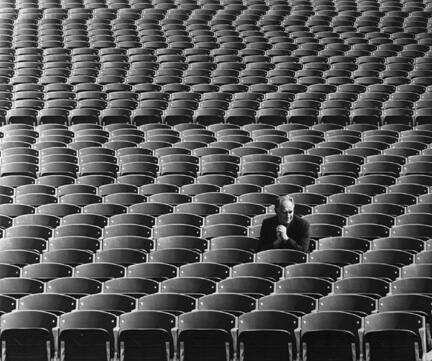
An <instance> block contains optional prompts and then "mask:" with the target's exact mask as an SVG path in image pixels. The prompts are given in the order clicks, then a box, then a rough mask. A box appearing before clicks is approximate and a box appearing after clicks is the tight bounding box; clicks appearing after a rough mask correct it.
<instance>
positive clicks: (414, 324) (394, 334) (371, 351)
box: [363, 311, 426, 360]
mask: <svg viewBox="0 0 432 361" xmlns="http://www.w3.org/2000/svg"><path fill="white" fill-rule="evenodd" d="M364 322H365V325H364V339H363V342H364V348H365V352H367V353H368V355H370V356H369V357H370V358H371V359H377V358H379V359H386V358H387V357H391V358H392V359H399V358H401V359H402V358H403V359H405V360H416V359H419V358H421V357H422V354H423V352H425V349H426V344H425V342H426V341H425V334H424V332H425V321H424V318H423V316H421V315H418V314H415V313H411V312H403V311H387V312H379V313H376V314H373V315H369V316H366V317H365V320H364ZM399 325H403V328H401V327H400V326H399Z"/></svg>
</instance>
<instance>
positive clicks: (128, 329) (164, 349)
mask: <svg viewBox="0 0 432 361" xmlns="http://www.w3.org/2000/svg"><path fill="white" fill-rule="evenodd" d="M175 324H176V317H175V316H174V315H172V314H169V313H167V312H163V311H132V312H129V313H125V314H123V315H121V316H120V317H119V338H118V342H119V350H120V353H121V354H122V355H124V357H125V359H134V358H142V357H144V358H146V357H151V358H157V359H166V358H171V357H173V352H174V344H173V339H172V334H171V329H172V328H174V326H175ZM117 347H118V346H117Z"/></svg>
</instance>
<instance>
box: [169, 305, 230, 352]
mask: <svg viewBox="0 0 432 361" xmlns="http://www.w3.org/2000/svg"><path fill="white" fill-rule="evenodd" d="M234 325H235V317H234V316H233V315H230V314H229V313H226V312H222V311H204V310H202V311H194V312H188V313H184V314H182V315H180V316H179V320H178V326H179V329H178V336H177V337H178V349H179V352H181V353H182V354H183V355H184V357H185V359H188V360H201V361H204V360H211V359H214V358H215V357H217V358H218V359H220V360H225V359H229V358H231V357H232V354H233V341H232V337H231V334H230V332H231V329H232V328H233V327H234ZM204 330H205V332H203V331H204Z"/></svg>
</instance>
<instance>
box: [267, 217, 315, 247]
mask: <svg viewBox="0 0 432 361" xmlns="http://www.w3.org/2000/svg"><path fill="white" fill-rule="evenodd" d="M278 225H279V220H278V218H277V216H276V215H275V216H272V217H269V218H266V219H264V221H263V223H262V227H261V233H260V241H259V251H264V250H266V249H273V248H275V247H274V246H273V242H274V241H275V240H276V239H277V235H276V227H277V226H278ZM287 235H288V237H289V238H291V239H293V240H294V241H295V242H296V243H297V247H296V248H293V247H290V245H288V246H286V245H282V246H281V247H279V248H292V249H297V250H299V251H303V252H308V251H309V223H308V222H307V221H305V220H304V219H302V218H301V217H299V216H297V215H294V218H293V220H292V221H291V223H290V224H289V225H288V227H287Z"/></svg>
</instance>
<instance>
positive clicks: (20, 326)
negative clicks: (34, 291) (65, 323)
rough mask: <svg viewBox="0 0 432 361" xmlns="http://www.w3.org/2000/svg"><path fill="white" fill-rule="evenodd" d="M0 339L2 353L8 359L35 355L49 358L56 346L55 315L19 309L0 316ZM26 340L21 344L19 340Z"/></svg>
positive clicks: (41, 358)
mask: <svg viewBox="0 0 432 361" xmlns="http://www.w3.org/2000/svg"><path fill="white" fill-rule="evenodd" d="M1 323H2V331H1V334H0V339H1V341H2V344H3V354H4V355H5V357H8V358H9V359H25V358H28V357H30V358H34V357H37V358H38V359H40V360H50V359H51V357H52V356H53V355H54V350H55V348H56V345H55V341H54V328H55V327H57V317H56V316H55V315H53V314H52V313H49V312H45V311H36V310H20V311H15V312H13V313H8V314H5V315H2V316H1ZM22 340H26V342H25V343H24V344H23V343H21V342H20V341H22Z"/></svg>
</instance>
